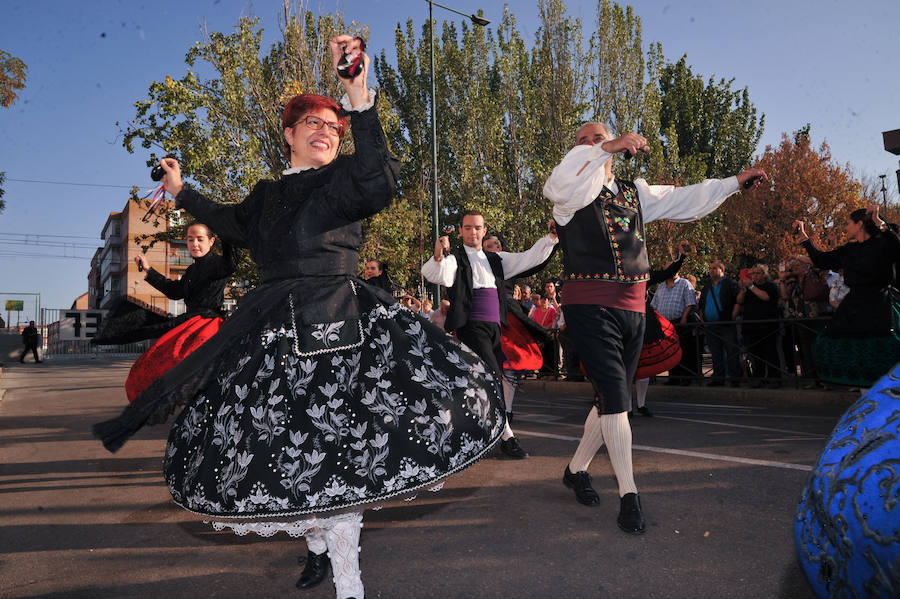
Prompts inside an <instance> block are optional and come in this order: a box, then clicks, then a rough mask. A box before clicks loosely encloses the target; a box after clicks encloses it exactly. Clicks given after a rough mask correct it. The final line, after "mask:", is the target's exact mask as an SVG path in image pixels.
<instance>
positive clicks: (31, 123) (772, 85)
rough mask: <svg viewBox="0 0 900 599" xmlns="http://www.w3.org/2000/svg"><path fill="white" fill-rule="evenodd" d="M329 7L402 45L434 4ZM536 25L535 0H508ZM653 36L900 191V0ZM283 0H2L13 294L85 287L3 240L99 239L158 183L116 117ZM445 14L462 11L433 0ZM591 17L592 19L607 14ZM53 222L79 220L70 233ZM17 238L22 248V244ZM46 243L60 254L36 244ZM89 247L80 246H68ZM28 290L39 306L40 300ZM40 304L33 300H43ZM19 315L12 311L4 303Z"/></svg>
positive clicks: (6, 219)
mask: <svg viewBox="0 0 900 599" xmlns="http://www.w3.org/2000/svg"><path fill="white" fill-rule="evenodd" d="M308 4H309V5H310V6H311V7H312V8H313V9H314V10H316V11H317V12H342V13H343V14H344V15H345V19H346V20H348V21H349V20H357V21H360V22H363V23H366V24H368V25H369V26H370V27H371V29H372V37H371V40H370V42H369V47H370V51H372V52H377V51H379V50H380V49H381V48H383V47H384V48H387V50H388V56H389V57H390V56H392V50H393V36H394V28H395V26H396V24H397V22H398V21H400V22H404V23H405V21H406V20H407V19H408V18H409V17H412V18H413V19H414V20H415V22H416V25H417V27H420V26H421V24H422V23H423V22H424V20H425V18H426V17H427V14H428V9H427V4H426V3H425V2H424V1H422V0H415V1H413V0H368V1H365V2H361V1H351V0H344V1H340V2H336V1H335V0H315V1H313V2H308ZM442 4H447V5H449V6H453V7H454V8H457V9H459V10H462V11H465V12H474V11H475V10H476V9H478V8H483V9H484V11H485V16H486V17H487V18H489V19H492V20H493V21H494V22H495V23H496V22H497V20H498V19H499V17H500V15H501V14H502V4H501V3H499V2H477V1H475V0H446V1H443V2H442ZM510 5H511V6H512V9H513V11H514V13H515V14H516V15H517V17H518V20H519V25H520V27H521V28H522V30H523V31H524V33H525V34H526V36H527V39H533V35H534V32H535V29H536V23H537V15H536V3H535V2H532V1H530V0H528V1H521V2H513V3H510ZM567 5H568V7H569V12H570V14H572V15H574V16H578V17H581V18H582V19H583V20H584V21H588V22H589V21H591V20H592V19H594V14H595V6H596V4H595V2H591V1H586V0H570V1H569V2H568V3H567ZM632 5H633V6H634V7H635V11H636V13H637V14H638V15H639V16H640V17H641V19H642V21H643V35H644V43H645V44H648V43H649V42H653V41H660V42H662V45H663V51H664V53H665V55H666V57H667V58H669V59H670V60H677V59H678V58H679V57H680V56H681V55H682V54H684V53H686V54H687V55H688V61H689V63H690V64H691V65H692V66H693V68H694V71H695V72H696V73H700V74H703V75H704V76H709V75H716V76H718V77H721V76H725V77H728V78H731V77H733V78H734V79H735V85H736V86H737V87H743V86H748V87H749V89H750V96H751V99H752V101H753V102H754V103H755V104H756V106H757V108H758V109H759V110H760V111H761V112H765V114H766V131H765V135H764V137H763V139H762V142H761V144H760V147H759V149H758V151H759V152H761V151H762V150H763V149H764V148H765V146H766V145H767V144H777V143H778V141H779V139H780V137H781V134H782V133H783V132H791V131H794V130H796V129H798V128H799V127H801V126H803V125H804V124H805V123H807V122H809V123H811V124H812V138H813V141H814V143H815V144H816V145H818V144H819V143H821V142H822V141H823V140H824V141H827V142H828V143H829V144H830V146H831V150H832V153H833V155H834V158H835V159H836V160H837V161H839V162H841V163H849V164H850V165H851V167H852V168H853V170H854V172H855V173H856V174H857V175H859V176H868V177H875V176H877V175H878V174H882V173H886V174H887V175H888V177H887V179H886V180H887V181H888V183H889V199H890V200H891V201H894V202H896V201H898V196H897V189H896V187H897V185H896V177H895V175H894V171H895V170H896V169H897V168H898V162H897V157H895V156H893V155H892V154H888V153H887V152H885V151H884V150H883V145H882V140H881V132H882V131H885V130H889V129H900V110H898V109H897V106H898V105H900V77H898V72H900V68H898V66H900V65H898V63H900V58H898V56H900V51H898V49H897V46H896V44H897V40H898V39H900V30H898V29H900V2H898V1H897V0H877V1H876V0H860V1H859V2H849V1H838V0H816V1H813V0H808V1H798V0H780V1H773V0H761V1H757V2H752V3H750V2H745V1H741V2H738V1H736V0H719V1H715V2H711V1H707V2H701V1H697V0H682V1H678V2H676V1H675V0H671V1H635V2H633V4H632ZM280 11H281V2H280V0H268V1H262V2H259V1H258V2H254V3H250V2H246V1H240V0H196V1H194V0H180V1H178V2H175V1H172V0H159V1H155V2H144V3H140V2H136V1H132V0H119V1H114V0H103V1H93V0H89V1H86V2H70V1H68V0H57V1H53V2H49V1H42V0H22V1H16V0H3V2H2V3H0V16H2V18H0V49H3V50H5V51H7V52H10V53H11V54H13V55H14V56H18V57H20V58H22V59H23V60H24V61H25V62H26V63H27V64H28V81H27V87H26V89H25V90H24V91H23V92H22V94H21V97H20V99H19V100H18V101H17V102H16V103H15V104H14V105H13V106H12V108H10V109H0V171H5V172H6V176H7V182H6V184H5V185H4V188H5V190H6V195H5V196H4V200H6V204H7V207H6V211H5V212H4V213H3V214H0V233H2V234H0V300H4V299H13V297H12V296H9V295H7V293H8V292H40V293H41V296H42V303H43V305H44V307H51V308H67V307H69V305H71V303H72V301H73V300H74V299H75V298H76V297H77V296H78V295H80V294H81V293H83V292H85V291H87V274H88V270H89V264H90V260H89V259H90V256H91V255H92V253H93V250H92V249H90V248H89V247H74V248H73V247H50V246H34V245H32V246H24V245H15V244H9V243H2V241H3V240H7V241H8V240H10V239H11V237H10V235H9V234H10V233H17V234H26V233H27V234H32V235H41V236H43V237H41V240H42V241H43V242H45V243H46V242H50V241H57V240H61V241H67V242H74V243H75V244H76V246H80V245H93V244H97V243H99V238H98V237H99V233H100V228H101V227H102V226H103V224H104V222H105V221H106V217H107V215H108V214H109V212H110V211H112V210H120V209H121V208H122V206H123V205H124V203H125V201H126V199H127V197H128V196H127V194H128V191H127V188H128V187H129V186H131V185H138V186H140V187H142V188H146V187H148V186H149V185H150V183H151V182H150V180H149V178H148V173H147V169H146V167H145V160H146V158H147V156H145V155H143V154H133V155H132V154H128V153H127V152H126V151H125V150H124V149H123V148H122V146H121V138H120V136H119V135H118V131H119V129H118V127H117V125H116V122H117V121H118V122H123V123H124V122H126V121H128V120H129V119H130V118H132V117H133V116H134V108H133V102H134V101H135V100H137V99H141V98H145V97H146V95H147V89H148V87H149V84H150V83H151V81H154V80H160V79H162V78H163V77H165V75H166V74H171V75H172V76H173V77H176V78H177V77H180V76H181V75H182V74H183V73H184V71H185V65H184V62H183V61H184V55H185V53H186V51H187V49H188V48H189V47H190V46H191V45H192V44H193V43H194V42H195V41H196V40H198V39H200V37H201V28H202V24H203V23H204V22H205V23H206V25H207V27H208V28H209V29H210V30H218V31H229V30H230V29H231V28H232V27H233V25H234V24H235V23H236V22H237V19H238V18H239V17H240V16H241V15H245V14H249V13H251V12H252V14H254V15H256V16H259V17H260V18H261V19H262V23H263V26H264V27H265V28H266V42H267V43H268V42H271V41H272V39H274V37H275V36H276V35H277V33H278V15H279V13H280ZM435 14H436V16H437V17H438V18H439V19H450V18H455V15H452V14H451V13H448V12H446V11H443V10H441V9H437V8H436V9H435ZM593 29H594V28H593V27H590V26H589V30H593ZM12 179H27V180H41V181H61V182H81V183H90V184H98V185H111V186H121V187H94V186H73V185H69V186H64V185H50V184H40V183H26V182H20V181H13V180H12ZM51 235H73V236H81V237H83V238H82V239H62V238H54V237H49V236H51ZM11 254H19V255H11ZM21 254H48V255H51V257H37V256H32V255H28V256H23V255H21ZM73 255H74V256H77V257H80V258H71V257H70V258H66V257H62V256H73ZM27 304H28V302H26V313H25V314H24V315H23V316H27V317H32V316H33V314H29V310H28V309H27ZM30 311H31V312H33V310H30ZM4 317H5V315H4Z"/></svg>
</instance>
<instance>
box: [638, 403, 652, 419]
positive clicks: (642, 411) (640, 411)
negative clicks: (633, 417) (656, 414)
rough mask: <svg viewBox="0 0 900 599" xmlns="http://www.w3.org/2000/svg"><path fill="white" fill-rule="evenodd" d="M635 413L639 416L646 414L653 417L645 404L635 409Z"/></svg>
mask: <svg viewBox="0 0 900 599" xmlns="http://www.w3.org/2000/svg"><path fill="white" fill-rule="evenodd" d="M637 413H638V414H640V415H641V416H646V417H647V418H653V412H651V411H650V408H648V407H647V406H641V407H639V408H638V409H637Z"/></svg>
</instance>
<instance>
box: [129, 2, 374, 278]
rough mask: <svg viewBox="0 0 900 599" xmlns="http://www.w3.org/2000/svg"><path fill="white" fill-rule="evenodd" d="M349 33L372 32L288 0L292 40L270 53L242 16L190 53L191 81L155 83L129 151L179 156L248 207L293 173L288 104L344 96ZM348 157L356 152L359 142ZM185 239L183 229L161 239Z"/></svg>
mask: <svg viewBox="0 0 900 599" xmlns="http://www.w3.org/2000/svg"><path fill="white" fill-rule="evenodd" d="M346 30H349V31H350V32H351V33H352V34H358V35H365V34H366V29H365V28H364V27H361V26H357V25H353V26H351V27H349V28H348V27H345V24H344V22H343V20H342V19H341V17H340V16H333V15H324V16H320V17H316V16H314V15H313V13H312V12H311V11H309V10H303V9H302V5H301V7H300V9H299V10H298V11H297V12H296V13H294V12H292V11H291V9H290V8H289V5H288V4H287V3H286V4H285V9H284V24H283V29H282V39H281V40H279V41H277V42H275V43H274V44H273V45H272V46H271V47H270V48H269V49H268V50H267V51H266V52H264V53H263V52H262V51H261V39H262V29H261V28H260V27H259V22H258V19H255V18H250V17H244V18H241V19H240V21H239V22H238V24H237V25H236V27H235V29H234V31H233V32H232V33H230V34H225V33H219V32H213V33H210V34H209V36H208V37H207V38H206V39H204V40H203V41H202V42H197V43H196V44H195V45H194V46H193V47H192V48H191V49H190V50H189V51H188V53H187V55H186V57H185V63H186V65H187V72H186V73H185V74H184V75H182V76H181V77H180V78H178V79H175V78H173V77H171V76H169V75H167V76H166V77H165V79H164V80H162V81H155V82H153V83H152V84H151V85H150V90H149V97H148V98H147V99H146V100H140V101H138V102H136V103H135V107H136V115H135V119H134V121H132V122H131V123H129V124H128V125H127V127H126V128H125V131H124V146H125V148H126V149H127V150H128V151H129V152H134V151H135V147H136V144H139V146H140V147H142V148H143V149H145V150H150V159H149V160H148V165H150V164H155V163H156V162H157V161H158V159H159V157H160V156H172V157H174V158H176V159H177V160H178V161H179V163H180V164H181V168H182V171H183V172H184V174H185V175H186V176H187V177H189V178H190V180H191V181H192V183H193V185H194V186H195V187H196V188H197V189H198V190H199V191H201V192H202V193H204V194H205V195H207V196H208V197H211V198H215V199H217V200H218V201H220V202H223V203H233V202H238V201H240V200H242V199H243V198H244V197H245V196H246V194H247V193H248V192H249V190H250V189H251V188H252V186H253V185H254V184H255V183H256V182H257V181H259V180H260V179H263V178H273V177H277V176H278V175H279V173H280V172H281V171H282V170H283V169H284V168H285V166H286V160H285V158H284V156H283V154H282V149H281V148H282V144H283V131H282V128H281V120H280V119H281V109H282V107H283V105H284V104H285V103H286V102H287V101H288V100H289V99H290V98H291V97H293V96H294V95H296V94H298V93H303V92H313V93H320V94H322V95H325V96H329V97H338V96H339V95H341V93H342V88H341V86H340V83H339V82H338V81H337V78H336V77H335V76H334V74H333V73H332V70H331V53H330V50H329V48H328V40H329V39H331V38H332V37H333V36H334V35H336V34H337V32H344V31H346ZM201 73H212V75H211V76H209V77H205V76H203V75H202V74H201ZM342 151H345V152H347V151H352V142H350V143H348V142H347V141H345V143H344V146H343V148H342ZM182 234H183V232H182V231H180V230H179V229H178V228H176V229H175V230H173V231H172V232H170V233H169V234H168V235H166V234H160V235H157V236H156V237H155V238H156V239H165V238H166V237H167V236H168V237H170V238H171V237H178V236H181V235H182ZM139 241H144V242H145V241H146V240H139ZM151 241H152V240H151ZM236 278H238V279H246V280H250V281H251V282H252V281H255V280H256V278H257V275H256V272H255V268H254V267H253V265H252V264H251V263H250V262H249V261H247V260H244V261H243V262H242V264H241V266H240V268H239V269H238V273H237V275H236Z"/></svg>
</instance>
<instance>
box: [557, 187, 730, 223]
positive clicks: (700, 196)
mask: <svg viewBox="0 0 900 599" xmlns="http://www.w3.org/2000/svg"><path fill="white" fill-rule="evenodd" d="M634 185H635V187H637V191H638V197H639V198H640V199H641V210H642V211H643V213H644V222H645V223H649V222H653V221H655V220H670V221H673V222H676V223H689V222H693V221H695V220H699V219H701V218H703V217H704V216H706V215H707V214H709V213H710V212H712V211H713V210H715V209H716V208H718V207H719V206H720V205H722V202H724V201H725V198H727V197H728V196H730V195H731V194H733V193H735V192H737V191H739V190H740V185H738V181H737V177H728V178H727V179H706V180H705V181H703V182H702V183H697V184H696V185H687V186H685V187H675V186H674V185H648V184H647V182H646V181H645V180H644V179H635V180H634ZM554 211H555V209H554Z"/></svg>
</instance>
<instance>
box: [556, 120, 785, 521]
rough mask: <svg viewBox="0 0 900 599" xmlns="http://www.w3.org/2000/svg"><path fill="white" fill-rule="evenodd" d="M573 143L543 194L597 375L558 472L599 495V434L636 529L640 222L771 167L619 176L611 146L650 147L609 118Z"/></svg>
mask: <svg viewBox="0 0 900 599" xmlns="http://www.w3.org/2000/svg"><path fill="white" fill-rule="evenodd" d="M576 144H577V145H576V146H575V147H574V148H573V149H572V150H570V151H569V153H568V154H566V157H565V158H564V159H563V161H562V162H561V163H560V164H559V165H557V166H556V168H554V169H553V172H552V173H551V175H550V177H549V178H548V179H547V182H546V184H545V185H544V195H545V196H546V197H547V198H548V199H549V200H550V201H551V202H553V204H554V206H553V219H554V220H555V221H556V230H557V232H558V233H559V239H560V244H561V246H562V250H563V275H562V279H563V281H564V284H563V298H562V304H563V314H564V316H565V319H566V323H567V325H568V327H567V328H568V331H569V335H570V337H571V340H572V343H573V345H574V346H575V350H576V351H577V352H578V355H579V357H580V358H581V362H582V364H583V366H584V369H585V371H586V372H587V374H588V378H589V379H590V380H591V383H593V386H594V403H595V405H596V409H592V410H591V411H590V413H589V414H588V417H587V419H586V420H585V423H584V435H583V436H582V438H581V442H580V443H579V444H578V448H577V449H576V450H575V455H574V456H573V457H572V460H571V461H570V462H569V464H568V466H566V470H565V473H564V474H563V482H564V483H565V485H566V486H568V487H570V488H572V489H574V491H575V498H576V499H577V500H578V501H579V502H580V503H583V504H585V505H596V504H598V503H599V502H600V496H599V495H597V492H596V491H595V490H594V489H593V487H591V477H590V475H588V473H587V469H588V466H589V464H590V462H591V459H592V458H593V457H594V455H595V454H596V453H597V450H598V449H600V447H601V446H602V445H603V443H604V441H605V442H606V446H607V452H608V453H609V459H610V462H611V463H612V467H613V471H614V472H615V474H616V480H617V481H618V485H619V497H620V502H619V517H618V525H619V528H621V529H622V530H624V531H625V532H628V533H632V534H640V533H642V532H644V530H645V524H644V515H643V511H642V509H641V502H640V498H639V497H638V494H637V487H636V486H635V484H634V473H633V470H632V463H631V426H630V425H629V423H628V416H627V410H628V407H629V406H630V404H631V384H632V380H633V379H634V373H635V370H636V368H637V364H638V359H639V358H640V354H641V347H642V345H643V338H644V310H645V303H644V296H645V292H646V286H647V283H646V282H647V279H648V278H649V273H650V268H649V262H648V259H647V250H646V248H645V246H644V224H645V223H648V222H650V221H653V220H657V219H667V220H672V221H676V222H690V221H694V220H697V219H699V218H702V217H703V216H705V215H707V214H709V213H710V212H712V211H713V210H715V209H716V208H717V207H718V206H719V205H720V204H721V203H722V202H723V201H725V198H727V197H728V196H729V195H731V194H733V193H734V192H736V191H738V190H739V189H740V187H741V185H743V184H744V183H747V184H748V185H750V184H755V183H758V182H759V180H761V179H766V178H767V177H766V174H765V173H764V172H763V171H762V170H759V169H751V170H747V171H744V172H743V173H741V174H739V175H737V176H736V177H729V178H727V179H707V180H706V181H704V182H703V183H699V184H697V185H691V186H688V187H680V188H676V187H673V186H671V185H648V184H647V182H646V181H644V180H643V179H636V180H635V181H618V180H616V179H614V178H613V175H612V162H611V159H612V155H613V154H615V153H617V152H623V153H624V152H628V153H630V154H631V155H636V154H639V153H643V152H646V151H648V149H649V148H648V146H647V140H646V139H644V138H643V137H641V136H640V135H638V134H636V133H627V134H625V135H623V136H622V137H619V138H615V139H614V138H613V136H612V135H611V133H610V131H609V128H608V127H606V126H605V125H602V124H600V123H588V124H586V125H584V126H583V127H581V128H580V129H579V130H578V133H577V134H576Z"/></svg>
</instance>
